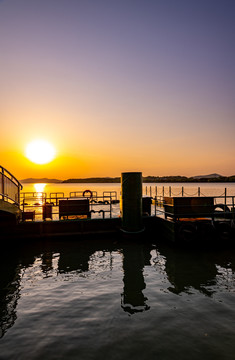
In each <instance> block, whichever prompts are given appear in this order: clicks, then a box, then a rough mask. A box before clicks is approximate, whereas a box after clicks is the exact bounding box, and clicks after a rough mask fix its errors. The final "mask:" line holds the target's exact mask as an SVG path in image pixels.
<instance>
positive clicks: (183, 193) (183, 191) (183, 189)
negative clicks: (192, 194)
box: [182, 186, 184, 196]
mask: <svg viewBox="0 0 235 360" xmlns="http://www.w3.org/2000/svg"><path fill="white" fill-rule="evenodd" d="M182 196H184V187H183V186H182Z"/></svg>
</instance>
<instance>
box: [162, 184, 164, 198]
mask: <svg viewBox="0 0 235 360" xmlns="http://www.w3.org/2000/svg"><path fill="white" fill-rule="evenodd" d="M162 197H164V186H163V187H162Z"/></svg>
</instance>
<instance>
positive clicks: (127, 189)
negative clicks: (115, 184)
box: [121, 172, 144, 233]
mask: <svg viewBox="0 0 235 360" xmlns="http://www.w3.org/2000/svg"><path fill="white" fill-rule="evenodd" d="M121 189H122V194H121V215H122V227H121V230H122V231H123V232H125V233H140V232H142V231H143V230H144V227H143V223H142V173H141V172H125V173H122V174H121Z"/></svg>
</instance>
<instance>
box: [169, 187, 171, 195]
mask: <svg viewBox="0 0 235 360" xmlns="http://www.w3.org/2000/svg"><path fill="white" fill-rule="evenodd" d="M169 196H171V186H169Z"/></svg>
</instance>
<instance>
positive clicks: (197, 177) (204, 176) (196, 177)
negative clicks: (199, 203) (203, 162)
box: [193, 174, 223, 179]
mask: <svg viewBox="0 0 235 360" xmlns="http://www.w3.org/2000/svg"><path fill="white" fill-rule="evenodd" d="M220 177H223V176H222V175H219V174H209V175H197V176H193V179H214V178H220Z"/></svg>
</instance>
